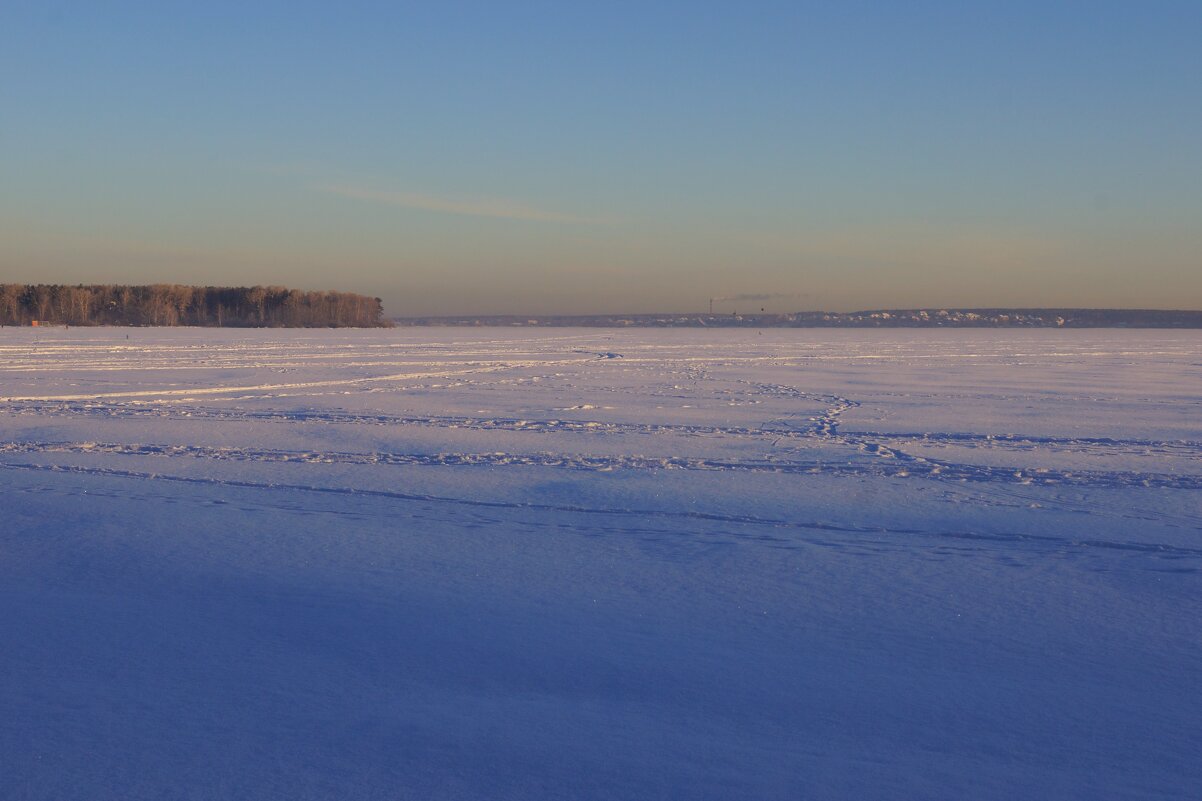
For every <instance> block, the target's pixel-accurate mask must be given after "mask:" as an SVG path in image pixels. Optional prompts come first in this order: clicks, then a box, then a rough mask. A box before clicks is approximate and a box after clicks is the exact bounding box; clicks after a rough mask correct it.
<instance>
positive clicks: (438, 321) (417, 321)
mask: <svg viewBox="0 0 1202 801" xmlns="http://www.w3.org/2000/svg"><path fill="white" fill-rule="evenodd" d="M394 322H395V323H396V324H397V325H407V326H414V325H455V326H477V325H480V326H483V325H501V326H593V327H600V328H1202V311H1165V310H1161V309H953V308H942V309H940V308H930V309H875V310H868V311H856V312H824V311H807V312H794V313H791V314H589V315H540V316H535V315H492V316H487V315H485V316H458V317H403V318H397V319H396V320H394Z"/></svg>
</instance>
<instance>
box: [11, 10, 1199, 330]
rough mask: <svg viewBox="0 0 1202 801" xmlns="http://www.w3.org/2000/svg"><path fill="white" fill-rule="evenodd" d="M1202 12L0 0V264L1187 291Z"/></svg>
mask: <svg viewBox="0 0 1202 801" xmlns="http://www.w3.org/2000/svg"><path fill="white" fill-rule="evenodd" d="M1200 43H1202V3H1200V2H1197V0H1189V1H1188V2H1155V1H1154V0H1153V1H1152V2H1141V3H1134V2H1123V3H1111V2H1105V1H1104V0H1092V1H1091V2H1054V1H1053V0H1045V1H1044V2H1026V1H1025V0H1011V2H999V3H987V2H981V3H970V2H963V1H961V2H922V0H916V1H915V2H908V3H879V2H878V3H859V2H854V0H853V1H850V2H840V3H829V2H823V3H808V2H801V0H795V1H794V2H786V3H775V2H763V3H756V2H730V3H725V2H706V1H705V0H696V1H695V2H687V3H686V2H681V3H676V2H664V3H652V2H622V1H621V0H614V1H611V2H604V3H602V2H579V3H575V2H572V3H568V2H538V3H536V2H512V3H498V2H453V1H451V0H447V1H446V2H437V3H431V2H424V3H403V2H388V3H353V2H343V3H328V2H327V3H309V2H295V1H294V2H280V3H254V2H239V3H223V2H217V1H216V0H211V1H210V2H206V3H191V2H190V3H184V2H163V1H162V0H160V2H154V3H123V2H106V3H94V2H86V3H85V2H79V3H65V2H54V0H38V1H37V2H26V0H4V1H3V2H0V154H2V155H0V281H3V282H20V283H24V282H47V283H151V282H165V283H187V284H204V285H225V284H232V285H253V284H264V285H268V284H280V285H287V286H293V287H298V288H303V289H340V290H344V291H352V292H363V293H366V294H370V295H376V296H380V297H382V298H383V299H384V302H385V308H386V310H387V312H388V313H390V314H393V315H425V314H431V315H433V314H448V315H460V314H506V313H515V314H550V313H563V314H569V313H619V312H629V313H635V312H654V311H673V312H678V311H694V310H696V311H701V310H704V309H705V308H707V305H708V303H709V300H710V299H711V298H717V299H718V300H717V301H716V302H715V310H722V311H728V310H752V307H762V308H765V309H767V310H768V311H793V310H801V309H831V310H852V309H864V308H900V307H914V306H978V307H981V306H984V307H996V306H1088V307H1101V306H1105V307H1109V306H1114V307H1142V308H1202V44H1200Z"/></svg>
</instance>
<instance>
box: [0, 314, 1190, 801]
mask: <svg viewBox="0 0 1202 801" xmlns="http://www.w3.org/2000/svg"><path fill="white" fill-rule="evenodd" d="M1199 490H1202V333H1200V332H1189V331H1182V332H1172V331H1106V330H1092V331H1091V330H1079V331H992V330H989V331H950V332H949V331H930V330H924V331H902V330H892V331H842V330H839V331H834V330H831V331H827V330H822V331H814V330H768V331H764V332H763V333H762V334H760V333H757V332H755V331H746V330H729V331H705V330H679V331H677V330H673V331H663V330H638V331H614V330H584V329H574V330H573V329H556V330H554V331H541V330H540V331H532V330H529V329H525V330H508V329H401V330H391V331H379V330H377V331H346V330H342V331H280V330H272V331H245V330H237V331H235V330H200V329H79V330H75V329H72V330H69V331H68V330H63V329H48V330H37V329H3V330H0V498H2V509H0V798H4V799H39V800H40V799H73V798H79V799H89V800H90V801H100V800H101V799H125V800H128V799H160V798H171V799H214V798H238V799H330V798H339V799H398V798H423V799H425V798H444V799H459V798H463V799H476V798H479V799H509V798H512V799H529V798H581V799H592V798H596V799H602V798H604V799H615V798H619V799H656V798H664V799H669V798H670V799H683V798H688V799H734V798H759V799H800V798H821V799H856V800H857V801H866V800H868V799H898V798H910V799H921V798H931V799H937V798H938V799H943V798H947V799H963V798H973V799H1014V798H1057V799H1150V798H1160V799H1196V798H1198V797H1200V793H1202V573H1200V569H1202V493H1200V492H1199Z"/></svg>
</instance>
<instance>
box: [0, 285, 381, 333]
mask: <svg viewBox="0 0 1202 801" xmlns="http://www.w3.org/2000/svg"><path fill="white" fill-rule="evenodd" d="M35 322H36V323H37V324H39V325H165V326H175V325H199V326H232V327H243V328H249V327H273V328H329V327H333V328H343V327H353V328H376V327H380V326H388V325H391V323H390V322H388V321H387V320H385V319H384V309H383V306H382V305H381V303H380V299H379V298H369V297H367V296H366V295H354V294H351V293H349V292H302V291H300V290H297V289H288V288H287V287H282V286H267V287H263V286H253V287H220V286H205V287H201V286H181V285H179V284H152V285H149V286H122V285H116V284H106V285H92V286H83V285H79V286H66V285H63V284H0V325H32V324H34V323H35Z"/></svg>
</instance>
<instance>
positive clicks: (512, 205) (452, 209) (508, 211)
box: [318, 184, 608, 225]
mask: <svg viewBox="0 0 1202 801" xmlns="http://www.w3.org/2000/svg"><path fill="white" fill-rule="evenodd" d="M318 189H320V190H321V191H322V192H328V193H330V194H333V195H340V196H342V197H349V198H354V199H355V200H368V201H372V202H375V203H386V204H388V205H390V206H401V207H404V208H408V209H421V210H423V211H436V212H442V213H443V214H461V215H465V216H469V217H494V218H499V219H505V220H528V221H532V222H553V223H570V224H575V225H598V224H603V223H606V222H608V220H604V219H601V218H597V217H582V216H578V215H575V214H565V213H563V212H559V211H550V210H547V209H539V208H535V207H533V206H527V205H526V204H524V203H521V202H519V201H516V200H510V199H506V198H456V197H438V196H436V195H427V194H422V193H420V192H391V191H382V190H378V189H366V188H364V187H359V186H349V185H346V184H327V185H323V186H320V187H318Z"/></svg>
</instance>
